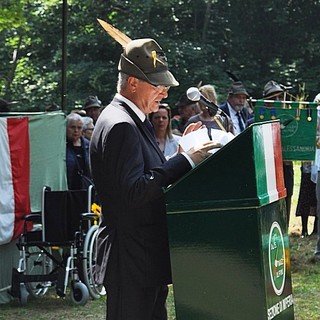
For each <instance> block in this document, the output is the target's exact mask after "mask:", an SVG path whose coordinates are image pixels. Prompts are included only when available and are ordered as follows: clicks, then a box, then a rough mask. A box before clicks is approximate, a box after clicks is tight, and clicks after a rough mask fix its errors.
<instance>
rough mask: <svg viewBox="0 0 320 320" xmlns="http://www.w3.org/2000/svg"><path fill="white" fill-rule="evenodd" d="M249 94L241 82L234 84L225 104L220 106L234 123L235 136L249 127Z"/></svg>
mask: <svg viewBox="0 0 320 320" xmlns="http://www.w3.org/2000/svg"><path fill="white" fill-rule="evenodd" d="M248 97H249V94H248V92H247V90H246V88H245V87H244V85H243V83H242V82H240V81H236V82H234V83H233V84H232V85H231V87H230V88H229V90H228V96H227V100H226V102H225V103H223V104H222V105H221V106H220V109H221V110H223V111H224V112H225V113H226V114H227V115H228V116H229V117H230V118H231V121H232V123H233V129H234V130H233V131H234V134H235V135H238V134H239V133H241V132H242V131H243V130H244V129H245V128H246V126H247V122H248V120H249V119H250V117H251V115H250V113H249V111H248V108H247V107H246V104H247V98H248Z"/></svg>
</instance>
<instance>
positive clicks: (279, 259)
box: [269, 221, 286, 296]
mask: <svg viewBox="0 0 320 320" xmlns="http://www.w3.org/2000/svg"><path fill="white" fill-rule="evenodd" d="M269 271H270V277H271V282H272V286H273V290H274V292H275V293H276V294H277V295H278V296H280V295H281V294H282V292H283V289H284V283H285V280H286V259H285V249H284V241H283V236H282V232H281V228H280V225H279V223H278V222H276V221H275V222H273V224H272V226H271V228H270V234H269Z"/></svg>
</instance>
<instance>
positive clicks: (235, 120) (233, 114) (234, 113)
mask: <svg viewBox="0 0 320 320" xmlns="http://www.w3.org/2000/svg"><path fill="white" fill-rule="evenodd" d="M228 108H229V114H230V118H231V120H232V123H233V128H234V135H235V136H237V135H238V134H239V133H241V130H240V127H239V119H238V116H237V111H235V110H234V109H233V108H232V107H231V105H230V104H229V102H228ZM240 119H241V122H242V125H243V127H244V128H245V124H244V122H243V119H242V117H241V115H240Z"/></svg>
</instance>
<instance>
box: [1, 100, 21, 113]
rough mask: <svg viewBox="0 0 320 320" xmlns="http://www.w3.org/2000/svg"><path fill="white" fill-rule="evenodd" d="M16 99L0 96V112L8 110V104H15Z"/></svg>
mask: <svg viewBox="0 0 320 320" xmlns="http://www.w3.org/2000/svg"><path fill="white" fill-rule="evenodd" d="M16 103H17V102H16V101H11V102H9V101H7V100H5V99H2V98H0V112H10V106H11V105H14V104H16Z"/></svg>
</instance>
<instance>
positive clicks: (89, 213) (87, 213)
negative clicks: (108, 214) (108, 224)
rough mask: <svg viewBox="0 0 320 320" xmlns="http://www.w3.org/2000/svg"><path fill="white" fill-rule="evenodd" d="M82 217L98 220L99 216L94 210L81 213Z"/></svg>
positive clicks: (83, 218)
mask: <svg viewBox="0 0 320 320" xmlns="http://www.w3.org/2000/svg"><path fill="white" fill-rule="evenodd" d="M81 219H82V220H98V219H99V216H98V215H97V214H96V213H93V212H84V213H81Z"/></svg>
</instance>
